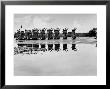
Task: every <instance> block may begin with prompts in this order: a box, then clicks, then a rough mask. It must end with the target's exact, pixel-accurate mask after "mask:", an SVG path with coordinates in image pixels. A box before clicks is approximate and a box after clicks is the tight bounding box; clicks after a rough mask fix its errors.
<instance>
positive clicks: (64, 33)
mask: <svg viewBox="0 0 110 89" xmlns="http://www.w3.org/2000/svg"><path fill="white" fill-rule="evenodd" d="M67 30H68V29H67V28H65V29H63V39H67Z"/></svg>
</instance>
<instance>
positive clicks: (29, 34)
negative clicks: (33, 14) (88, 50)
mask: <svg viewBox="0 0 110 89" xmlns="http://www.w3.org/2000/svg"><path fill="white" fill-rule="evenodd" d="M60 30H61V29H60V28H56V29H53V28H50V29H47V28H43V29H41V30H39V29H37V28H35V29H32V31H31V30H25V31H20V29H19V30H17V32H15V34H14V38H15V39H16V40H45V39H46V38H47V39H48V40H51V39H60V37H63V39H67V37H68V36H70V37H72V39H75V38H76V34H75V30H76V28H74V29H72V32H67V30H68V28H64V29H63V32H62V33H60ZM69 33H70V34H69Z"/></svg>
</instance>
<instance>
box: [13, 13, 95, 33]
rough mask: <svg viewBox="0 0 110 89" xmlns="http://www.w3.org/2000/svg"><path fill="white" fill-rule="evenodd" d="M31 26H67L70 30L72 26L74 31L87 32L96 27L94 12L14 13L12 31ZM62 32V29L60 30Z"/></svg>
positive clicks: (31, 27)
mask: <svg viewBox="0 0 110 89" xmlns="http://www.w3.org/2000/svg"><path fill="white" fill-rule="evenodd" d="M21 25H22V27H23V28H22V29H21V30H25V29H28V30H29V29H33V28H44V27H46V28H57V27H59V28H61V29H63V28H65V27H66V28H69V30H68V31H71V29H73V28H74V27H76V28H77V30H76V32H81V33H83V32H88V31H89V30H90V29H92V28H93V27H97V15H96V14H15V15H14V31H17V30H18V29H20V27H21ZM60 32H62V30H61V31H60Z"/></svg>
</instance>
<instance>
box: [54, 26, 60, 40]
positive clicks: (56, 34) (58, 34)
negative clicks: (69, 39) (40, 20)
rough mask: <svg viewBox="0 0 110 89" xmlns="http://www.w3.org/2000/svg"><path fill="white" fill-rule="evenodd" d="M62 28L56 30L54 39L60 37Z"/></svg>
mask: <svg viewBox="0 0 110 89" xmlns="http://www.w3.org/2000/svg"><path fill="white" fill-rule="evenodd" d="M59 31H60V29H59V28H57V29H55V30H54V39H60V33H59Z"/></svg>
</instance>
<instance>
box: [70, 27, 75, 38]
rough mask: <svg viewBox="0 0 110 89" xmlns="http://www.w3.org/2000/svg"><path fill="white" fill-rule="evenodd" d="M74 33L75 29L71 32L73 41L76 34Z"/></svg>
mask: <svg viewBox="0 0 110 89" xmlns="http://www.w3.org/2000/svg"><path fill="white" fill-rule="evenodd" d="M75 31H76V28H74V29H73V30H72V34H71V35H72V36H71V37H72V39H73V40H74V39H76V33H75Z"/></svg>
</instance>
